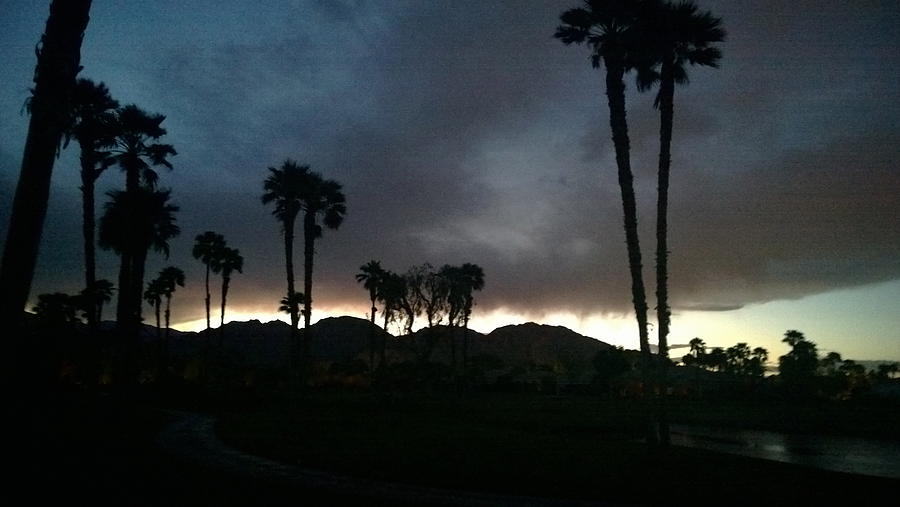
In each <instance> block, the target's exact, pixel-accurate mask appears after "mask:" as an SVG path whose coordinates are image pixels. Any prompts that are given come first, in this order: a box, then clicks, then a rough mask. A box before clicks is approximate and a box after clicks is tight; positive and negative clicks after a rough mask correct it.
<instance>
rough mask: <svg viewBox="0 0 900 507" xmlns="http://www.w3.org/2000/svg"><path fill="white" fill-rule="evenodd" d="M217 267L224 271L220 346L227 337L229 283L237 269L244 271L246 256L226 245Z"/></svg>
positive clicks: (239, 271) (217, 261) (220, 346)
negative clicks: (226, 320) (226, 321)
mask: <svg viewBox="0 0 900 507" xmlns="http://www.w3.org/2000/svg"><path fill="white" fill-rule="evenodd" d="M216 264H217V266H216V267H217V268H219V271H221V272H222V314H221V316H220V318H219V348H220V349H221V348H222V341H223V340H224V338H225V301H226V300H227V299H228V285H229V284H230V283H231V274H232V273H233V272H235V271H237V272H238V273H242V272H243V271H242V270H243V269H244V258H243V257H242V256H241V251H240V250H238V249H237V248H228V247H225V248H223V249H222V252H221V254H220V255H219V258H218V259H217V260H216Z"/></svg>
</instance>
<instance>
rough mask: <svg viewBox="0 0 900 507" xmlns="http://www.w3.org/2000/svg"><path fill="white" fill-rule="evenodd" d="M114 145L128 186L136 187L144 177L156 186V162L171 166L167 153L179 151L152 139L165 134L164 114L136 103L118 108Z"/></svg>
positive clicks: (115, 156)
mask: <svg viewBox="0 0 900 507" xmlns="http://www.w3.org/2000/svg"><path fill="white" fill-rule="evenodd" d="M117 117H118V119H117V124H116V129H117V135H116V140H115V147H114V148H113V149H112V150H110V151H111V153H112V156H113V157H114V159H115V161H116V163H118V164H119V166H120V167H121V168H122V170H124V171H125V175H126V188H128V189H129V190H132V189H134V188H135V187H137V185H138V184H139V183H140V182H141V181H143V183H144V184H145V185H147V186H149V187H150V188H153V187H155V186H156V181H157V179H158V177H159V176H158V175H157V173H156V171H154V170H153V167H154V166H164V167H167V168H169V169H172V164H171V163H170V162H169V160H168V157H170V156H173V155H176V154H177V153H176V151H175V148H173V147H172V145H170V144H159V143H152V142H151V141H155V140H157V139H159V138H160V137H162V136H164V135H166V129H164V128H163V127H162V126H161V124H162V122H163V121H164V120H165V119H166V117H165V116H163V115H161V114H150V113H147V112H146V111H144V110H143V109H141V108H139V107H138V106H136V105H134V104H130V105H127V106H125V107H123V108H121V109H119V113H118V115H117Z"/></svg>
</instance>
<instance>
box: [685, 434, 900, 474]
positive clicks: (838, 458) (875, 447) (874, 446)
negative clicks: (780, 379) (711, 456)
mask: <svg viewBox="0 0 900 507" xmlns="http://www.w3.org/2000/svg"><path fill="white" fill-rule="evenodd" d="M672 443H673V444H674V445H682V446H686V447H696V448H701V449H708V450H712V451H718V452H727V453H731V454H740V455H742V456H750V457H753V458H762V459H769V460H774V461H783V462H786V463H796V464H800V465H807V466H812V467H816V468H822V469H825V470H835V471H838V472H850V473H854V474H864V475H875V476H879V477H890V478H900V442H889V441H880V440H869V439H864V438H849V437H831V436H820V435H818V436H815V435H790V434H785V433H775V432H771V431H757V430H734V429H728V428H714V427H706V426H689V425H673V426H672Z"/></svg>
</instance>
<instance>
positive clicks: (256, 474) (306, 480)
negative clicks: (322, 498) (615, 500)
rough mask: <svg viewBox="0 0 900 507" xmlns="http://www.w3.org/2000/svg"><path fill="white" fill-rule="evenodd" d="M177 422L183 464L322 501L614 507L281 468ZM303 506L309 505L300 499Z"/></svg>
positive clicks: (202, 428)
mask: <svg viewBox="0 0 900 507" xmlns="http://www.w3.org/2000/svg"><path fill="white" fill-rule="evenodd" d="M169 415H171V416H172V421H171V422H169V423H168V424H167V425H166V426H165V427H164V428H163V429H162V431H160V433H159V435H158V436H157V442H156V443H157V445H158V446H159V447H160V448H161V449H162V450H164V451H165V452H166V453H168V454H170V455H173V456H175V457H178V458H179V459H181V460H185V461H189V462H192V463H194V464H198V465H202V466H205V467H207V468H211V469H215V470H218V471H221V472H225V473H226V474H231V475H234V476H241V477H249V478H252V479H259V480H261V481H275V482H277V483H280V484H284V485H287V486H289V487H296V488H297V489H299V490H314V491H316V493H317V496H318V495H322V494H324V495H326V496H327V495H329V494H331V493H333V494H334V495H335V496H336V497H342V498H346V497H349V498H356V499H361V500H368V501H371V503H376V504H384V505H398V504H400V505H461V506H473V507H474V506H495V505H503V506H515V507H563V506H573V507H574V506H608V505H611V504H608V503H596V502H579V501H570V500H556V499H548V498H536V497H525V496H504V495H493V494H485V493H475V492H468V491H458V490H447V489H437V488H428V487H422V486H412V485H407V484H399V483H389V482H383V481H375V480H368V479H359V478H353V477H348V476H341V475H335V474H331V473H327V472H322V471H317V470H311V469H308V468H303V467H300V466H295V465H289V464H285V463H280V462H277V461H274V460H270V459H267V458H262V457H259V456H253V455H250V454H247V453H244V452H241V451H239V450H237V449H235V448H233V447H229V446H227V445H225V443H224V442H222V441H221V440H219V438H218V437H217V436H216V431H215V424H216V420H215V418H213V417H210V416H207V415H201V414H196V413H189V412H170V413H169ZM297 500H298V505H303V503H304V502H303V501H302V497H298V499H297Z"/></svg>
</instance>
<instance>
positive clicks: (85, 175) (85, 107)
mask: <svg viewBox="0 0 900 507" xmlns="http://www.w3.org/2000/svg"><path fill="white" fill-rule="evenodd" d="M118 107H119V103H118V102H117V101H116V100H114V99H113V98H112V97H111V96H110V94H109V89H107V88H106V85H105V84H103V83H94V82H93V81H91V80H90V79H83V78H82V79H79V80H78V81H77V82H76V84H75V90H74V94H73V102H72V108H71V115H72V118H71V121H72V124H71V126H70V128H69V129H68V131H67V132H66V143H68V141H69V140H70V139H72V138H74V139H75V140H76V141H77V142H78V145H79V148H80V149H81V155H80V157H79V158H80V164H81V205H82V206H81V215H82V236H83V237H84V278H85V282H84V286H85V287H93V286H94V282H95V281H96V278H97V275H96V272H97V268H96V254H95V248H94V242H95V240H94V235H95V233H94V231H95V229H96V226H95V222H96V221H95V218H94V208H95V192H94V185H95V183H96V181H97V179H98V178H99V177H100V175H101V174H103V171H105V170H106V169H107V168H108V167H109V166H110V165H112V163H113V160H112V158H111V157H110V156H109V152H108V151H106V150H107V149H108V148H110V147H111V146H112V143H113V142H114V138H115V127H114V126H115V124H116V117H115V112H116V109H117V108H118ZM85 297H86V298H87V299H86V301H85V302H86V304H87V305H88V306H94V305H95V303H94V302H93V301H92V300H91V299H90V298H92V297H93V292H91V291H89V292H87V293H86V294H85ZM87 317H88V325H89V326H90V327H91V329H95V328H96V324H97V320H96V312H88V313H87Z"/></svg>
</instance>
